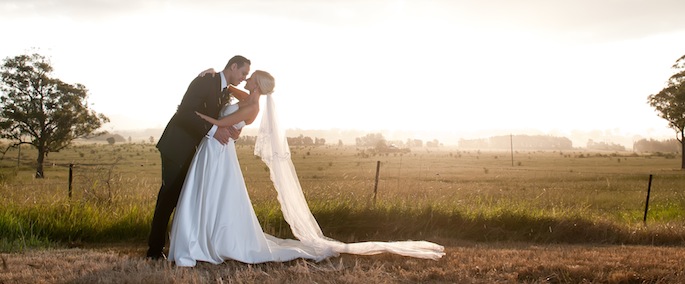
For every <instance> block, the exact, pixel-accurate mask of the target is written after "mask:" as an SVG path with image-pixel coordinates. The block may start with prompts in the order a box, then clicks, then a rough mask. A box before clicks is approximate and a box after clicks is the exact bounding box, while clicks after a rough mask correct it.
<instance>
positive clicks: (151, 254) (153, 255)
mask: <svg viewBox="0 0 685 284" xmlns="http://www.w3.org/2000/svg"><path fill="white" fill-rule="evenodd" d="M147 258H148V259H151V260H166V255H165V254H164V252H163V251H161V250H159V251H151V250H148V251H147Z"/></svg>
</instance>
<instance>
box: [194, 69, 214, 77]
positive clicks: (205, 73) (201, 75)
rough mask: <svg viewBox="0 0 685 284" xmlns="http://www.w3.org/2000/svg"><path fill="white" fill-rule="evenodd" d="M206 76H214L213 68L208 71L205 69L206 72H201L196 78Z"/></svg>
mask: <svg viewBox="0 0 685 284" xmlns="http://www.w3.org/2000/svg"><path fill="white" fill-rule="evenodd" d="M207 74H212V77H214V74H216V72H215V71H214V68H209V69H207V70H205V71H202V72H201V73H200V74H199V75H197V76H198V77H204V76H205V75H207Z"/></svg>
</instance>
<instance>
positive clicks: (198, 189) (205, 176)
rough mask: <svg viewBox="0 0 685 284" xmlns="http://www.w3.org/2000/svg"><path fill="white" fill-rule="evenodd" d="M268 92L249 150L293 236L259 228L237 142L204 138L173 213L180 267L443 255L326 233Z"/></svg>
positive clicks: (423, 247) (417, 244)
mask: <svg viewBox="0 0 685 284" xmlns="http://www.w3.org/2000/svg"><path fill="white" fill-rule="evenodd" d="M272 97H273V96H272V95H267V106H266V109H264V111H263V114H262V122H261V126H260V129H259V134H258V136H257V143H256V145H255V151H254V152H255V155H257V156H259V157H261V158H262V161H263V162H264V163H265V164H266V165H267V166H268V167H269V170H270V177H271V180H272V182H273V184H274V188H275V190H276V192H277V193H278V201H279V203H280V205H281V211H282V212H283V217H284V219H285V220H286V222H288V224H289V225H290V229H291V231H292V232H293V235H294V236H295V237H296V238H297V240H289V239H279V238H276V237H273V236H270V235H268V234H265V233H264V232H263V231H262V228H261V226H260V224H259V222H258V220H257V217H256V215H255V213H254V209H253V208H252V203H251V201H250V197H249V196H248V193H247V188H246V186H245V181H244V179H243V175H242V171H241V170H240V165H239V163H238V158H237V156H236V151H235V145H234V143H232V142H229V143H228V144H227V145H221V144H220V143H219V142H218V141H217V140H215V139H214V138H211V137H205V138H203V140H202V142H201V143H200V146H198V149H197V152H196V153H195V157H194V158H193V161H192V163H191V164H190V168H189V169H188V174H187V176H186V180H185V183H184V185H183V189H182V190H181V196H180V198H179V201H178V204H177V207H176V213H174V218H173V224H172V228H171V245H170V247H169V260H170V261H175V262H176V265H178V266H194V265H195V264H196V262H197V261H205V262H210V263H215V264H219V263H222V262H223V261H224V260H227V259H233V260H237V261H241V262H245V263H261V262H269V261H288V260H293V259H296V258H304V259H312V260H315V261H320V260H323V259H326V258H329V257H331V256H336V255H338V254H339V253H348V254H361V255H372V254H378V253H386V252H387V253H395V254H399V255H404V256H410V257H417V258H424V259H433V260H437V259H439V258H441V257H442V256H443V255H444V254H445V253H444V252H443V250H444V248H443V247H442V246H440V245H438V244H434V243H431V242H427V241H398V242H359V243H342V242H340V241H336V240H333V239H330V238H328V237H326V236H324V235H323V233H322V232H321V228H320V227H319V224H318V223H317V222H316V219H315V218H314V216H313V215H312V213H311V211H310V210H309V206H308V205H307V202H306V200H305V197H304V194H303V193H302V188H301V186H300V183H299V179H298V177H297V173H296V172H295V167H294V165H293V164H292V160H291V159H290V148H289V146H288V143H287V138H286V137H285V130H284V129H283V128H281V127H279V123H278V119H277V116H276V111H275V103H274V101H273V98H272ZM237 109H238V106H237V105H229V106H226V107H225V108H224V110H222V116H225V115H228V114H230V113H232V112H234V111H236V110H237ZM242 125H244V123H243V124H242ZM242 125H240V126H242Z"/></svg>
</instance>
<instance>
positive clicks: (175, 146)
mask: <svg viewBox="0 0 685 284" xmlns="http://www.w3.org/2000/svg"><path fill="white" fill-rule="evenodd" d="M250 64H251V63H250V60H248V59H247V58H245V57H243V56H240V55H236V56H234V57H233V58H231V59H230V60H229V61H228V63H227V64H226V67H225V68H224V70H223V71H221V72H220V73H219V74H220V76H199V77H197V78H195V79H194V80H193V81H192V82H191V83H190V86H188V90H186V93H185V95H183V100H181V104H180V105H178V109H177V110H176V113H175V114H174V116H173V117H171V120H169V123H168V124H167V126H166V128H165V129H164V133H162V137H161V138H159V142H158V143H157V149H159V152H160V154H161V156H162V186H161V187H160V189H159V194H158V195H157V205H156V206H155V214H154V216H153V217H152V225H151V228H150V237H149V239H148V251H147V257H148V258H151V259H164V258H166V256H165V255H164V245H165V243H166V236H167V227H168V225H169V218H170V217H171V213H172V212H173V211H174V208H175V207H176V203H177V202H178V198H179V195H180V193H181V188H182V186H183V182H184V181H185V177H186V172H187V171H188V167H189V166H190V162H191V161H192V159H193V156H194V154H195V148H196V147H197V146H198V145H199V144H200V141H201V140H202V137H204V136H205V135H207V136H210V137H212V136H213V137H214V138H215V139H217V140H218V141H219V142H221V143H222V144H226V143H228V139H229V138H234V139H237V138H238V136H239V135H240V131H239V130H237V129H235V128H233V127H230V128H217V126H215V125H212V124H210V123H209V122H207V121H205V120H204V119H202V118H200V117H199V116H198V115H197V114H195V112H196V111H197V112H199V113H206V114H214V115H215V118H216V117H217V116H218V115H219V112H220V111H221V108H222V107H223V105H224V104H226V103H227V102H228V95H227V94H226V93H225V92H222V90H223V89H224V88H226V87H227V86H228V84H231V85H234V86H237V85H239V84H240V83H241V82H242V81H245V78H246V77H247V75H248V73H250Z"/></svg>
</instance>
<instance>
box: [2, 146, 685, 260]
mask: <svg viewBox="0 0 685 284" xmlns="http://www.w3.org/2000/svg"><path fill="white" fill-rule="evenodd" d="M252 150H253V149H252V147H251V146H243V145H238V152H239V158H240V162H241V166H242V170H243V174H244V176H245V180H246V184H247V187H248V190H249V192H250V196H251V198H252V202H253V205H254V208H255V211H256V212H257V215H258V217H259V219H260V222H261V223H262V226H263V228H264V230H265V231H266V232H267V233H271V234H274V235H276V236H280V237H292V235H291V234H290V232H289V229H288V226H287V224H286V223H285V221H283V218H282V215H281V212H280V208H279V205H278V202H277V200H276V195H275V192H274V190H273V188H272V185H271V181H270V179H269V176H268V171H267V169H266V167H265V165H264V164H263V163H262V162H261V160H259V159H258V158H257V157H255V156H253V155H252ZM19 154H21V156H20V157H19ZM292 158H293V162H294V164H295V167H296V169H297V172H298V175H299V177H300V182H301V184H302V187H303V190H304V192H305V195H306V197H307V200H308V202H309V206H310V208H311V210H312V212H313V214H314V215H315V217H316V218H317V220H318V221H319V224H320V225H321V228H322V230H323V231H324V234H325V235H327V236H329V237H333V238H336V239H339V240H341V241H361V240H405V239H428V240H433V239H441V238H448V239H459V240H468V241H478V242H490V241H525V242H540V243H601V244H653V245H682V244H684V243H685V216H684V215H685V211H684V209H685V172H684V171H682V170H680V169H679V165H680V159H681V157H680V155H674V154H661V153H652V154H636V153H631V152H604V153H599V152H586V151H583V150H576V151H563V152H559V151H556V152H553V151H516V152H514V153H513V157H512V153H510V152H508V151H502V152H487V151H479V150H477V149H469V150H466V149H457V148H444V147H443V148H413V149H411V152H410V153H404V154H400V153H382V154H378V153H375V152H374V151H373V150H371V149H364V148H357V147H353V146H340V147H339V146H319V147H293V148H292ZM35 159H36V151H35V150H33V149H31V148H28V147H25V148H22V150H21V153H19V151H18V150H17V149H12V150H10V151H9V152H7V153H6V154H5V155H4V157H3V159H2V160H1V161H0V250H1V251H17V250H22V249H25V248H28V247H36V246H37V247H45V246H65V245H80V244H83V243H105V242H134V243H140V244H144V243H145V241H146V238H147V234H148V227H149V222H150V220H151V217H152V212H153V208H154V204H155V200H156V196H157V191H158V189H159V183H160V177H159V176H160V159H159V153H158V152H157V150H156V148H155V147H154V145H152V144H140V143H138V144H115V145H108V144H97V143H80V144H76V145H74V146H72V147H70V148H69V149H66V150H63V151H60V152H59V153H51V154H50V156H49V157H48V158H47V159H46V163H45V178H44V179H34V178H33V175H34V170H35V164H34V163H35V162H34V161H35ZM378 162H380V167H379V169H380V171H379V180H378V183H377V184H376V181H375V178H376V169H377V165H378ZM70 164H72V165H73V167H72V170H71V172H72V176H71V180H72V183H71V197H69V173H70V166H69V165H70ZM650 175H652V182H651V196H650V201H649V212H648V215H647V222H646V223H644V222H643V218H644V210H645V201H646V196H647V189H648V185H649V177H650Z"/></svg>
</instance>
